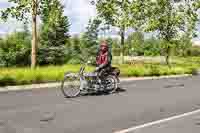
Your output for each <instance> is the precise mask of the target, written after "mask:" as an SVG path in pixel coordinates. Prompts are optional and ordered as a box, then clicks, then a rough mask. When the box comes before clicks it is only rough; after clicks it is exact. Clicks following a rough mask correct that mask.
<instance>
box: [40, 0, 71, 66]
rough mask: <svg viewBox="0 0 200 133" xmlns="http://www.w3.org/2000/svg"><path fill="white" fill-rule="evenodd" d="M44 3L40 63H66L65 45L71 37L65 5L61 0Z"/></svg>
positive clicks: (49, 0) (47, 0)
mask: <svg viewBox="0 0 200 133" xmlns="http://www.w3.org/2000/svg"><path fill="white" fill-rule="evenodd" d="M43 5H44V7H43V9H42V10H41V18H42V19H41V20H42V22H43V23H42V31H41V39H40V43H41V48H40V49H39V50H40V51H39V57H40V59H39V63H40V64H42V65H44V64H63V63H65V49H66V48H65V46H66V43H68V42H69V37H70V35H69V33H68V32H69V26H70V24H69V21H68V18H67V16H64V15H63V12H64V7H63V5H62V4H61V3H60V1H59V0H46V1H44V3H43ZM44 55H45V56H44Z"/></svg>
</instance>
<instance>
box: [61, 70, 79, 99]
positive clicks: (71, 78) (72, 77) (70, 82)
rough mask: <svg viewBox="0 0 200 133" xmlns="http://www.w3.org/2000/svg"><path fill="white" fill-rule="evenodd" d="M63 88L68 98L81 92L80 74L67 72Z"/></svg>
mask: <svg viewBox="0 0 200 133" xmlns="http://www.w3.org/2000/svg"><path fill="white" fill-rule="evenodd" d="M61 90H62V93H63V94H64V96H65V97H67V98H73V97H77V96H78V95H79V94H80V92H81V90H80V79H79V76H77V75H76V74H73V73H68V74H66V75H65V77H64V79H63V81H62V84H61Z"/></svg>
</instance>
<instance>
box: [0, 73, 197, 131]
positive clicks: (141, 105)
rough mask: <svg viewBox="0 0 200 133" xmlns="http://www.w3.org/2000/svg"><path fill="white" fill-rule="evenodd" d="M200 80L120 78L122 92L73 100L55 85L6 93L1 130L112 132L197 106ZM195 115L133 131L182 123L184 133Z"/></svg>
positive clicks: (0, 107) (0, 101) (0, 96)
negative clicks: (123, 79) (136, 79)
mask: <svg viewBox="0 0 200 133" xmlns="http://www.w3.org/2000/svg"><path fill="white" fill-rule="evenodd" d="M199 84H200V77H185V78H178V79H160V80H145V81H132V82H124V83H122V88H123V89H124V90H125V91H124V92H119V93H115V94H111V95H98V96H96V95H93V96H81V97H77V98H74V99H66V98H64V97H63V95H62V93H61V91H60V90H59V89H56V88H52V89H48V88H47V89H43V90H38V89H37V90H34V91H22V92H4V93H0V133H112V132H116V131H120V130H122V129H126V128H130V127H133V126H138V125H142V124H145V123H148V122H152V121H156V120H160V119H164V118H168V117H171V116H175V115H179V114H183V113H186V112H191V111H194V110H197V109H200V87H199ZM193 118H195V119H193ZM198 120H199V121H200V114H195V116H194V117H193V116H188V117H184V118H181V119H178V120H174V121H170V122H167V123H163V124H160V125H159V126H157V125H155V126H152V127H148V128H144V129H141V130H139V131H136V132H138V133H147V132H148V133H157V132H159V133H160V132H161V129H160V128H157V127H163V128H162V132H163V130H166V131H169V132H172V133H173V132H174V133H176V132H177V130H178V129H181V127H182V126H183V127H184V128H187V130H186V129H185V130H183V129H182V130H180V131H181V132H182V133H191V132H192V133H196V132H193V129H194V128H195V131H198V132H199V131H200V124H199V121H198ZM194 121H195V122H194ZM196 121H197V122H196ZM162 125H164V126H162ZM176 125H177V126H178V127H177V126H176ZM178 132H179V131H178ZM163 133H165V132H163ZM166 133H167V132H166Z"/></svg>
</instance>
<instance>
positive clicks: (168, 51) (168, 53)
mask: <svg viewBox="0 0 200 133" xmlns="http://www.w3.org/2000/svg"><path fill="white" fill-rule="evenodd" d="M169 57H170V46H167V50H166V64H167V65H168V66H170V60H169V59H170V58H169Z"/></svg>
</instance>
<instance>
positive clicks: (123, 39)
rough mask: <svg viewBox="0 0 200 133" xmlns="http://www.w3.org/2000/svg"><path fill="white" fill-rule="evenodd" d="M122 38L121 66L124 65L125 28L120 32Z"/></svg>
mask: <svg viewBox="0 0 200 133" xmlns="http://www.w3.org/2000/svg"><path fill="white" fill-rule="evenodd" d="M120 37H121V51H120V58H121V62H120V64H123V63H124V43H125V28H124V27H122V28H121V30H120Z"/></svg>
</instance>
